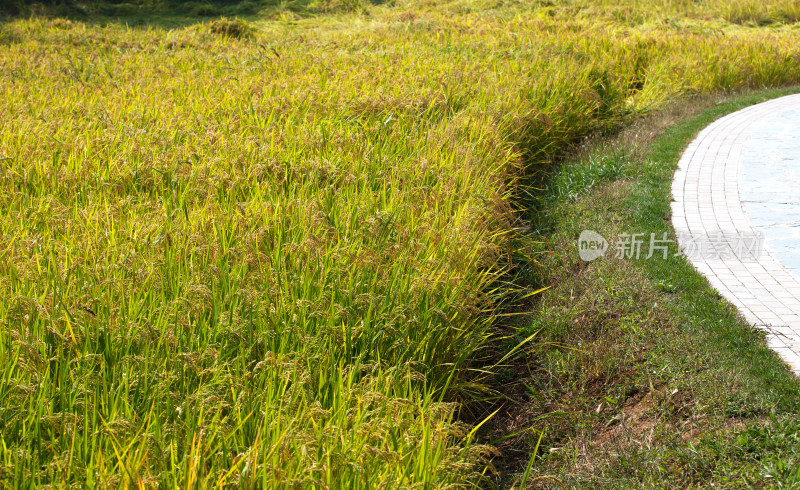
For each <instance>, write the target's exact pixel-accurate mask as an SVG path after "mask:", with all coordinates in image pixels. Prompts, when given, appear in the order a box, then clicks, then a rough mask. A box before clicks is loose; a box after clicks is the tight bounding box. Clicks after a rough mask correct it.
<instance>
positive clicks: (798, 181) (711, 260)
mask: <svg viewBox="0 0 800 490" xmlns="http://www.w3.org/2000/svg"><path fill="white" fill-rule="evenodd" d="M672 196H673V202H672V224H673V227H674V228H675V232H676V234H677V236H678V244H679V246H680V248H681V250H682V251H683V252H684V253H685V254H687V258H688V259H689V260H690V261H691V262H692V264H693V265H694V266H695V268H696V269H697V270H698V271H699V272H700V273H702V274H704V275H705V276H706V277H707V278H708V279H709V282H710V284H711V285H712V286H713V287H715V289H716V290H717V291H718V292H719V293H720V294H721V295H722V296H723V297H724V298H726V299H727V300H728V301H730V302H731V303H732V304H733V305H734V306H736V307H737V308H739V310H740V311H741V313H742V315H743V316H744V317H745V318H746V319H747V320H748V321H749V322H751V323H753V324H755V325H756V326H758V327H759V328H762V329H763V330H765V331H766V333H767V344H768V345H769V346H770V347H771V348H772V349H773V350H775V351H776V352H777V353H778V354H779V355H780V356H781V357H782V358H783V360H784V361H785V362H786V363H787V365H789V367H790V369H791V370H792V371H793V372H794V373H796V374H800V94H798V95H790V96H787V97H781V98H779V99H774V100H771V101H768V102H764V103H763V104H757V105H754V106H751V107H748V108H746V109H743V110H741V111H738V112H735V113H733V114H728V115H727V116H725V117H722V118H720V119H718V120H717V121H715V122H714V123H712V124H711V125H709V126H708V127H706V128H705V129H704V130H703V131H701V132H700V134H698V136H697V137H696V138H695V140H694V141H693V142H692V143H690V144H689V146H688V147H687V148H686V150H685V151H684V153H683V156H682V157H681V159H680V162H679V163H678V169H677V171H676V172H675V176H674V179H673V182H672ZM720 237H724V240H723V241H720V240H721V239H720ZM690 238H691V239H693V240H697V241H698V242H701V243H708V242H707V241H708V240H715V241H714V242H713V243H719V246H717V245H715V248H716V253H709V252H708V251H707V250H706V251H703V252H698V251H697V249H696V248H694V247H693V246H690V242H689V239H690Z"/></svg>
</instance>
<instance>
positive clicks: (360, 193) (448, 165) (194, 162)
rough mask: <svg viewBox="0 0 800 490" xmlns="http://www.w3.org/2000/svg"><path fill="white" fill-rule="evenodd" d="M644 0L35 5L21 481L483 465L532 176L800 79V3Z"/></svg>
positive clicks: (2, 170) (3, 413) (1, 143)
mask: <svg viewBox="0 0 800 490" xmlns="http://www.w3.org/2000/svg"><path fill="white" fill-rule="evenodd" d="M613 4H614V7H613V8H612V7H609V4H608V2H602V1H599V0H598V1H593V0H574V1H567V2H537V3H532V4H528V3H521V2H520V3H518V2H514V1H500V2H495V1H488V0H462V1H454V2H442V3H439V2H430V1H425V0H403V1H398V2H396V3H393V4H387V5H371V4H366V3H357V2H356V3H343V4H341V5H340V4H336V5H333V4H332V3H325V4H320V5H319V6H317V7H316V8H317V10H315V11H303V12H301V13H298V11H296V10H292V9H289V8H286V9H280V8H278V7H276V8H274V9H266V10H265V11H264V12H262V15H261V16H257V17H253V18H249V19H248V20H247V21H241V20H227V19H221V20H219V19H218V20H213V21H209V20H204V21H201V20H198V21H197V22H189V23H184V24H182V25H178V26H165V25H162V24H160V23H158V22H153V23H147V22H144V23H142V22H139V23H138V24H137V25H131V24H126V23H125V22H124V21H117V20H113V19H111V20H107V21H104V22H96V21H92V20H90V19H89V20H83V21H81V20H76V19H71V20H68V19H65V18H53V17H47V16H32V17H30V18H24V19H21V18H16V19H6V20H5V22H3V23H2V24H0V327H1V328H0V366H2V367H0V485H2V486H3V487H4V488H27V487H38V486H46V485H49V486H51V487H54V488H62V487H69V486H88V487H153V486H160V487H170V488H172V487H175V488H178V487H180V488H206V487H232V486H243V487H247V488H249V487H258V488H410V487H415V488H416V487H421V488H450V487H471V486H480V485H481V484H482V482H483V480H484V478H485V475H487V474H489V473H490V472H491V471H492V465H491V460H492V458H495V457H498V455H497V453H496V451H495V450H494V449H493V448H491V447H489V446H487V445H485V444H481V441H480V440H479V439H478V438H477V437H476V430H477V427H476V426H475V424H467V423H466V422H465V421H464V420H465V419H464V417H462V416H461V412H460V408H461V407H462V406H463V403H465V402H467V401H468V400H469V399H470V398H471V397H472V396H474V395H475V394H476V393H479V392H480V390H481V386H480V372H479V370H477V369H476V360H480V359H481V358H482V357H484V356H485V353H484V352H483V350H482V348H483V346H484V345H485V343H486V341H487V339H488V338H490V337H491V336H492V334H493V331H494V330H493V329H494V327H495V326H496V324H497V321H498V320H497V317H496V313H497V312H498V308H499V306H500V304H501V302H502V301H503V298H504V297H505V296H506V295H507V294H508V292H509V289H510V288H512V287H513V288H524V287H525V285H514V286H509V285H508V284H507V283H506V282H505V280H504V278H505V276H504V274H505V273H506V272H507V270H508V268H509V267H510V265H509V262H508V259H507V257H508V256H509V254H511V253H515V252H520V251H515V250H513V248H512V243H513V240H512V238H513V237H514V234H515V227H516V226H517V222H516V219H515V215H514V207H515V204H516V202H517V197H518V196H519V195H520V193H521V192H528V191H529V189H527V188H526V187H524V186H523V185H522V180H521V179H523V178H524V177H525V176H526V175H528V174H529V173H530V172H532V171H535V169H536V166H537V165H539V164H542V163H544V162H548V161H550V160H552V159H553V158H556V157H557V156H558V155H559V152H561V151H562V150H564V149H565V148H566V147H567V146H568V145H570V144H571V143H574V142H575V141H578V140H579V139H580V138H582V137H584V136H586V135H588V134H591V133H594V132H598V131H606V130H610V129H613V128H618V127H620V126H621V125H623V124H625V123H626V122H627V121H630V120H632V118H635V117H636V116H637V115H639V114H642V113H643V112H646V111H651V110H655V109H658V108H659V107H660V106H661V105H663V104H664V103H665V102H667V101H669V100H670V99H672V98H675V97H685V96H690V95H692V94H698V93H710V92H716V91H727V90H734V89H738V88H742V87H761V86H780V85H786V84H793V83H797V82H799V81H800V48H799V47H798V46H800V24H796V23H795V24H793V23H794V22H796V21H797V20H798V18H800V16H798V11H797V9H796V8H795V7H796V4H795V3H794V2H787V1H783V0H774V1H765V2H758V3H754V2H749V1H743V2H733V3H731V2H717V1H707V2H689V1H679V0H674V1H666V0H665V1H662V2H655V3H651V2H638V1H634V0H627V1H626V2H624V3H622V4H621V3H620V2H613ZM792 8H795V10H792ZM309 12H310V13H309ZM765 19H766V20H765ZM515 256H516V257H519V256H520V253H515ZM522 256H524V254H522Z"/></svg>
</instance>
